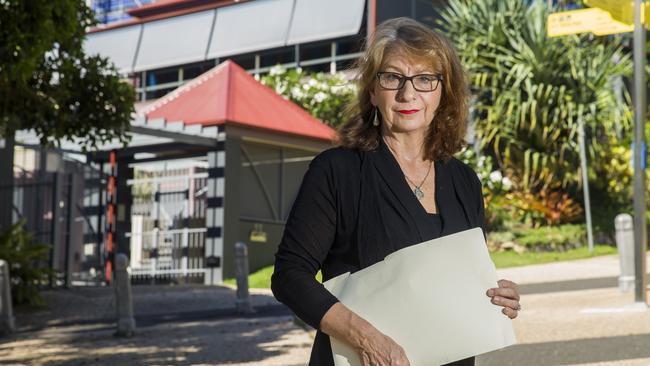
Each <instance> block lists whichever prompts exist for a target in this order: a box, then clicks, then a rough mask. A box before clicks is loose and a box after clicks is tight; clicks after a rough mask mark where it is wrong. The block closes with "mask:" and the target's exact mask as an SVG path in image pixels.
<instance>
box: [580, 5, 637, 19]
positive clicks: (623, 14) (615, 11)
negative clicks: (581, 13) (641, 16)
mask: <svg viewBox="0 0 650 366" xmlns="http://www.w3.org/2000/svg"><path fill="white" fill-rule="evenodd" d="M585 5H588V6H591V7H593V8H599V9H602V10H605V11H606V12H608V13H609V14H610V15H611V16H612V18H614V20H618V21H619V22H622V23H626V24H634V1H632V0H585Z"/></svg>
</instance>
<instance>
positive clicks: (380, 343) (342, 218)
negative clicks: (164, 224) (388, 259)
mask: <svg viewBox="0 0 650 366" xmlns="http://www.w3.org/2000/svg"><path fill="white" fill-rule="evenodd" d="M357 67H358V71H359V73H360V78H359V84H360V85H359V86H360V88H359V93H358V98H357V101H356V104H355V105H354V106H353V108H352V109H351V110H353V111H356V114H355V115H354V116H353V117H352V118H350V119H349V121H347V122H346V123H344V125H343V126H342V128H341V130H340V146H339V147H337V148H334V149H330V150H327V151H325V152H323V153H321V154H319V155H318V156H317V157H316V158H314V160H313V161H312V163H311V164H310V167H309V170H308V171H307V173H306V174H305V177H304V179H303V183H302V186H301V188H300V192H299V193H298V196H297V198H296V200H295V202H294V205H293V208H292V210H291V213H290V215H289V219H288V221H287V224H286V227H285V232H284V236H283V239H282V242H281V243H280V246H279V249H278V252H277V254H276V263H275V272H274V274H273V277H272V289H273V293H274V295H275V296H276V298H277V299H278V300H279V301H281V302H283V303H285V304H286V305H287V306H288V307H289V308H291V309H292V310H293V311H294V312H295V313H296V315H297V316H299V317H300V318H301V319H303V320H304V321H305V322H306V323H307V324H309V325H311V326H313V327H314V328H316V329H317V330H318V332H317V334H316V339H315V341H314V346H313V349H312V354H311V359H310V363H309V364H310V365H328V366H329V365H333V364H334V363H333V358H332V352H331V347H330V342H329V337H328V336H332V337H335V338H337V339H340V340H342V341H344V342H347V343H348V344H350V345H351V346H352V347H354V348H355V349H356V350H357V351H358V352H359V355H360V358H361V360H362V362H363V364H364V365H408V364H409V363H408V359H407V357H406V355H405V353H404V350H403V349H402V348H401V347H400V345H398V344H397V343H395V341H393V340H392V339H391V338H390V337H388V336H386V335H385V334H382V333H381V332H380V331H378V330H377V329H376V328H374V327H373V326H372V325H371V324H370V323H368V322H367V321H365V320H364V319H362V318H361V317H360V316H358V315H356V314H355V313H354V312H352V311H351V310H349V309H348V308H346V307H345V305H343V304H342V303H340V302H339V301H338V300H337V298H336V297H334V296H333V295H332V294H331V293H329V292H328V291H327V290H326V289H325V288H324V287H323V286H322V285H321V284H320V283H319V282H317V281H316V280H315V278H314V276H315V275H316V273H317V271H318V270H322V274H323V280H324V281H325V280H328V279H330V278H333V277H336V276H338V275H339V274H342V273H345V272H348V271H349V272H355V271H357V270H360V269H362V268H365V267H368V266H370V265H372V264H373V263H376V262H378V261H381V260H383V258H384V257H385V256H386V255H388V254H390V253H392V252H394V251H396V250H399V249H401V248H404V247H406V246H409V245H413V244H417V243H421V242H423V241H427V240H431V239H434V238H437V237H440V236H444V235H449V234H453V233H456V232H459V231H463V230H466V229H470V228H473V227H477V226H480V227H482V228H483V225H484V207H483V195H482V192H481V183H480V181H479V180H478V178H477V176H476V174H475V173H474V172H473V171H472V170H471V168H469V167H468V166H467V165H465V164H463V163H462V162H460V161H458V160H457V159H455V158H453V157H452V155H453V154H454V153H456V152H458V151H459V150H460V149H461V148H462V147H463V143H464V141H463V138H464V135H465V124H466V118H467V110H468V105H467V100H468V94H469V92H468V87H467V85H466V78H465V75H464V72H463V70H462V67H461V65H460V62H459V60H458V57H457V56H456V55H455V53H454V51H453V48H452V46H451V45H450V44H449V42H448V41H447V40H446V39H445V38H444V37H442V36H441V35H439V34H438V33H436V32H434V31H433V30H431V29H429V28H427V27H426V26H424V25H422V24H420V23H418V22H416V21H414V20H411V19H408V18H397V19H392V20H389V21H386V22H384V23H382V24H381V25H380V26H379V27H378V28H377V30H376V32H375V34H374V35H373V37H372V39H371V41H370V44H369V45H368V47H367V48H366V51H365V54H364V56H363V57H361V58H360V60H359V62H358V64H357ZM486 290H487V292H486V295H487V296H489V297H491V298H492V302H493V303H494V304H495V305H498V306H501V307H503V309H502V312H503V313H504V314H505V315H506V316H508V317H510V318H515V317H516V316H517V311H518V310H519V309H520V307H519V294H518V292H517V288H516V285H515V284H514V283H512V282H510V281H507V280H501V281H499V287H498V288H493V289H486ZM433 326H434V325H433ZM432 346H436V345H432ZM440 346H441V347H444V345H440ZM473 364H474V358H469V359H466V360H462V361H458V362H454V363H453V364H452V365H473Z"/></svg>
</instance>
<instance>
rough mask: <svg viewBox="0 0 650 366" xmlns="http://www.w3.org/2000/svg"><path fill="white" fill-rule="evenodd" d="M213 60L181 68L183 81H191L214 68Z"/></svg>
mask: <svg viewBox="0 0 650 366" xmlns="http://www.w3.org/2000/svg"><path fill="white" fill-rule="evenodd" d="M214 65H215V64H214V60H210V61H205V62H199V63H195V64H191V65H186V66H183V80H191V79H194V78H195V77H197V76H199V75H201V74H203V73H205V72H206V71H208V70H210V69H211V68H213V67H214Z"/></svg>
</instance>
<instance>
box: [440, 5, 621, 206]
mask: <svg viewBox="0 0 650 366" xmlns="http://www.w3.org/2000/svg"><path fill="white" fill-rule="evenodd" d="M547 16H548V10H547V6H546V2H543V1H539V0H537V1H531V2H523V1H521V0H484V1H471V0H450V1H449V6H448V7H447V8H446V9H445V10H444V11H443V13H442V18H443V22H442V26H443V27H444V28H445V30H446V31H447V34H448V36H449V38H450V39H451V40H452V41H454V42H455V45H456V47H457V49H458V52H459V54H460V56H461V58H462V60H463V62H464V64H465V66H466V67H467V68H468V71H469V73H470V76H471V87H472V89H473V92H474V95H475V97H476V102H475V104H474V108H475V111H476V113H475V117H474V120H475V121H474V122H475V123H476V126H477V132H478V135H479V138H480V141H481V142H482V148H483V150H484V151H485V152H486V153H488V154H491V155H493V156H495V157H496V158H497V160H498V162H499V164H500V167H501V169H502V170H503V171H504V172H505V173H506V174H508V175H509V176H510V177H511V179H512V180H513V183H514V184H515V185H516V186H518V187H519V189H520V190H522V191H526V192H532V193H534V194H536V195H537V196H538V197H542V196H544V197H551V196H552V195H549V194H548V192H549V191H568V192H570V193H571V194H572V196H573V198H574V199H576V200H580V199H581V195H580V194H579V190H578V189H577V188H578V187H579V186H580V183H581V176H580V169H579V167H580V160H579V150H578V142H577V141H578V140H577V134H578V125H579V121H582V122H583V123H584V126H585V130H586V141H587V148H588V156H589V158H590V160H591V161H590V169H592V172H593V173H596V174H597V172H599V171H602V170H604V169H606V163H607V162H603V161H598V160H596V157H598V156H601V155H602V152H603V151H605V152H607V151H610V150H611V148H612V146H616V145H617V144H618V141H617V140H618V138H620V137H621V136H626V135H627V134H628V132H629V130H630V125H631V109H630V103H629V98H628V97H627V94H626V93H625V91H624V90H623V92H622V93H617V90H616V88H615V87H614V84H613V83H614V82H615V81H616V80H617V78H620V77H622V76H626V75H629V74H630V73H631V70H632V65H631V61H630V57H629V55H628V54H626V53H625V52H624V51H623V46H622V44H621V42H620V41H619V40H617V39H599V38H594V37H593V36H591V35H589V34H582V35H572V36H564V37H558V38H549V37H547V36H546V18H547ZM592 177H593V178H594V180H596V178H597V176H594V175H592ZM541 192H544V194H543V195H540V194H539V193H541ZM556 196H558V195H556ZM558 197H561V195H559V196H558Z"/></svg>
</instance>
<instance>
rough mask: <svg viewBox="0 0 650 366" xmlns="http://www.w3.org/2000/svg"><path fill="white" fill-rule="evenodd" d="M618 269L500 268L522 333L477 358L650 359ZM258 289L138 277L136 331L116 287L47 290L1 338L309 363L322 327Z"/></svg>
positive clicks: (613, 260)
mask: <svg viewBox="0 0 650 366" xmlns="http://www.w3.org/2000/svg"><path fill="white" fill-rule="evenodd" d="M617 275H618V258H617V257H616V256H605V257H598V258H593V259H586V260H577V261H571V262H558V263H550V264H543V265H534V266H526V267H518V268H511V269H504V270H500V271H499V277H501V278H508V279H510V280H513V281H515V282H518V283H519V284H520V286H521V287H520V290H521V293H522V294H523V296H522V300H521V302H522V306H523V311H522V313H521V315H520V317H519V318H517V319H516V320H515V321H514V322H513V324H514V327H515V331H516V334H517V338H518V341H519V343H518V344H517V345H515V346H512V347H509V348H507V349H504V350H500V351H497V352H492V353H489V354H485V355H481V356H479V358H478V361H477V365H478V366H487V365H500V366H501V365H503V366H507V365H531V366H532V365H576V366H577V365H581V366H582V365H615V366H619V365H650V311H648V310H645V311H640V310H638V309H637V308H634V307H630V306H629V305H630V304H632V301H633V294H632V293H627V294H621V293H620V292H619V291H618V289H617V287H616V286H617V278H616V276H617ZM253 291H254V293H253V295H252V301H253V305H254V307H255V308H256V309H257V313H256V314H254V315H252V316H248V317H242V316H238V315H237V314H235V312H234V306H235V305H234V304H235V296H234V291H233V290H232V289H230V288H226V287H204V286H134V287H133V293H134V307H135V313H136V322H137V326H138V329H137V332H136V335H135V336H133V337H132V338H116V337H114V336H113V332H114V324H113V323H112V318H113V314H114V313H115V309H114V304H113V298H112V295H113V292H112V289H110V288H77V289H73V290H57V291H46V292H45V296H46V298H47V300H48V304H49V305H48V308H47V309H42V310H31V311H30V310H25V309H19V311H18V312H17V324H18V327H19V331H18V332H17V333H16V334H13V335H11V336H9V337H5V338H2V339H0V365H47V366H51V365H246V366H249V365H251V366H252V365H269V366H271V365H273V366H275V365H278V366H279V365H282V366H293V365H296V366H297V365H306V363H307V360H308V358H309V351H310V347H311V342H312V339H313V335H314V332H313V331H310V330H305V329H303V328H301V327H300V326H298V325H296V324H294V323H293V317H292V315H291V313H290V312H289V311H288V310H287V309H286V308H285V307H284V306H282V305H281V304H278V303H277V302H276V301H275V299H273V297H272V295H271V294H270V292H269V291H268V290H253Z"/></svg>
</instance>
